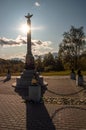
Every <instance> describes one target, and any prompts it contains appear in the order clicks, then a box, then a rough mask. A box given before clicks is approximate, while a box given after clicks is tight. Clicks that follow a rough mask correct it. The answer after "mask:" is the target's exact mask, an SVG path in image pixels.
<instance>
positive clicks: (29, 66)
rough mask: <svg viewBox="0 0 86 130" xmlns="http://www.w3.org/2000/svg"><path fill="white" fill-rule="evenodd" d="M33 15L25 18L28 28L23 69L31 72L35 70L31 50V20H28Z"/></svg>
mask: <svg viewBox="0 0 86 130" xmlns="http://www.w3.org/2000/svg"><path fill="white" fill-rule="evenodd" d="M32 16H33V15H31V14H29V13H28V15H27V16H25V17H26V18H27V26H28V32H27V53H26V61H25V69H28V70H31V69H34V68H35V65H34V57H33V55H32V48H31V20H30V18H31V17H32Z"/></svg>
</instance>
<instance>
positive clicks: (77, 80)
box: [76, 76, 84, 86]
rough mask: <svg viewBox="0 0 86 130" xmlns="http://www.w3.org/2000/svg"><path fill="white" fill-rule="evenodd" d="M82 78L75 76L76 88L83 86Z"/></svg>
mask: <svg viewBox="0 0 86 130" xmlns="http://www.w3.org/2000/svg"><path fill="white" fill-rule="evenodd" d="M83 82H84V81H83V76H77V78H76V86H83Z"/></svg>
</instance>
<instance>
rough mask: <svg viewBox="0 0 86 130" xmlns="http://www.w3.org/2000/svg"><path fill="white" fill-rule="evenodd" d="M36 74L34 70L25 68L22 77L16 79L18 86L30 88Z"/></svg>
mask: <svg viewBox="0 0 86 130" xmlns="http://www.w3.org/2000/svg"><path fill="white" fill-rule="evenodd" d="M33 75H34V70H27V69H25V70H24V71H23V73H22V74H21V76H20V78H17V79H16V87H17V88H28V87H29V86H30V85H31V81H32V78H33Z"/></svg>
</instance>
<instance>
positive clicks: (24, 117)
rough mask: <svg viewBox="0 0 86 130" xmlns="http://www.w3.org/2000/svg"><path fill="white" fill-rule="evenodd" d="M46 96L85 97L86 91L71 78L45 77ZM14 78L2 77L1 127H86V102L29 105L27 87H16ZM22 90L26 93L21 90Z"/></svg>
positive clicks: (54, 129)
mask: <svg viewBox="0 0 86 130" xmlns="http://www.w3.org/2000/svg"><path fill="white" fill-rule="evenodd" d="M45 80H46V81H48V87H47V88H48V89H47V90H46V91H45V93H44V97H45V98H46V97H51V98H53V97H73V98H76V97H78V98H81V97H82V96H83V97H85V96H86V93H85V90H83V88H81V87H76V86H75V81H71V80H70V79H69V78H67V77H66V78H63V79H62V78H59V79H57V78H49V77H47V78H45ZM14 81H15V78H12V79H11V80H9V81H7V82H3V77H2V78H0V130H86V106H85V105H76V106H75V105H73V106H70V105H57V104H56V103H51V102H50V103H49V102H44V103H41V104H30V103H29V102H25V100H24V99H23V98H24V97H25V95H27V91H26V90H25V92H24V90H15V88H14V87H12V83H13V82H14ZM22 92H23V93H22Z"/></svg>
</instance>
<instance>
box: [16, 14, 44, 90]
mask: <svg viewBox="0 0 86 130" xmlns="http://www.w3.org/2000/svg"><path fill="white" fill-rule="evenodd" d="M32 16H33V15H31V14H29V13H28V15H27V16H25V18H27V26H28V28H29V29H28V32H27V53H26V58H25V67H24V70H23V72H22V73H21V76H20V77H19V78H16V85H15V86H16V87H17V88H29V86H30V85H31V82H32V79H33V77H34V75H35V77H36V79H37V82H38V84H39V85H41V86H43V85H44V82H43V77H42V76H40V75H39V74H38V73H37V72H36V71H35V62H34V57H33V55H32V48H31V20H30V18H31V17H32ZM13 86H14V85H13Z"/></svg>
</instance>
